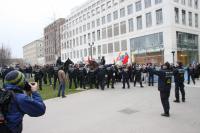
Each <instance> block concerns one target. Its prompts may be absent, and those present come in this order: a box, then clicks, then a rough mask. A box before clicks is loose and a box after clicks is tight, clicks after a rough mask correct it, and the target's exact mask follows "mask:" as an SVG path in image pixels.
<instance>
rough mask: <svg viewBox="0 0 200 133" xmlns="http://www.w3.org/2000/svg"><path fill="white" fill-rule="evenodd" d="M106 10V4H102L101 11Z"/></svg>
mask: <svg viewBox="0 0 200 133" xmlns="http://www.w3.org/2000/svg"><path fill="white" fill-rule="evenodd" d="M105 10H106V9H105V4H103V5H101V11H102V12H104V11H105Z"/></svg>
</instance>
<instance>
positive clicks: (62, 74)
mask: <svg viewBox="0 0 200 133" xmlns="http://www.w3.org/2000/svg"><path fill="white" fill-rule="evenodd" d="M58 79H59V84H60V85H59V89H58V97H60V92H61V91H62V98H65V97H66V96H65V86H66V80H67V79H66V75H65V72H64V67H63V66H62V67H61V68H60V70H59V71H58Z"/></svg>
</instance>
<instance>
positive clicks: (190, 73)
mask: <svg viewBox="0 0 200 133" xmlns="http://www.w3.org/2000/svg"><path fill="white" fill-rule="evenodd" d="M187 73H188V84H190V77H191V78H192V81H193V83H194V84H195V69H194V67H193V66H192V64H190V65H189V67H188V68H187Z"/></svg>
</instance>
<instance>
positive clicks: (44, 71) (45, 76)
mask: <svg viewBox="0 0 200 133" xmlns="http://www.w3.org/2000/svg"><path fill="white" fill-rule="evenodd" d="M42 72H43V74H44V76H43V81H44V84H47V65H44V67H43V68H42Z"/></svg>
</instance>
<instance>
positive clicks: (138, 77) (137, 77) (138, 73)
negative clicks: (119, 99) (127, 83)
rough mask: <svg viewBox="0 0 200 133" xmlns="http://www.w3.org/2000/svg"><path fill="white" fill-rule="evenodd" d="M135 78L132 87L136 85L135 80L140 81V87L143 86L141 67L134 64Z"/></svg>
mask: <svg viewBox="0 0 200 133" xmlns="http://www.w3.org/2000/svg"><path fill="white" fill-rule="evenodd" d="M134 71H135V79H134V87H135V86H136V82H139V83H140V87H144V86H143V85H142V71H143V70H142V67H141V66H139V65H136V67H135V70H134Z"/></svg>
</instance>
